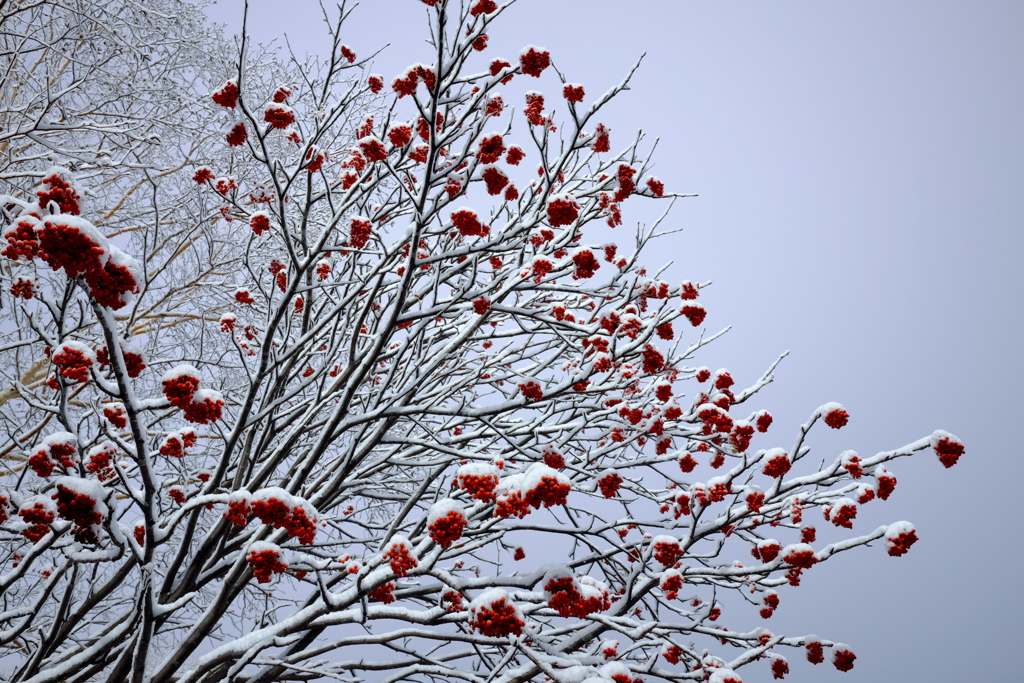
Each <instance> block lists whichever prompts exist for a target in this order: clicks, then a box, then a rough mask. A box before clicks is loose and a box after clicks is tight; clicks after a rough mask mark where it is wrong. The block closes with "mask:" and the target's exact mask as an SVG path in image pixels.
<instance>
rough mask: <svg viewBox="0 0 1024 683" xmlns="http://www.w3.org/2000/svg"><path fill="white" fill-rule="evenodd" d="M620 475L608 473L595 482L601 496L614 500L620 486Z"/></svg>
mask: <svg viewBox="0 0 1024 683" xmlns="http://www.w3.org/2000/svg"><path fill="white" fill-rule="evenodd" d="M622 481H623V480H622V475H620V474H619V473H618V472H609V473H608V474H606V475H604V476H603V477H601V478H600V479H598V480H597V486H598V488H600V489H601V495H602V496H604V497H605V498H614V497H615V496H616V495H618V493H619V487H620V486H622Z"/></svg>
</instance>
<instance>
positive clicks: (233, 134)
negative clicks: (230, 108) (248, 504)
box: [221, 123, 249, 194]
mask: <svg viewBox="0 0 1024 683" xmlns="http://www.w3.org/2000/svg"><path fill="white" fill-rule="evenodd" d="M224 139H225V140H226V141H227V143H228V146H229V147H241V146H242V145H244V144H245V141H246V140H248V139H249V131H248V130H246V128H245V124H244V123H236V124H235V125H234V126H232V127H231V130H229V131H228V133H227V135H225V136H224ZM221 194H224V193H221Z"/></svg>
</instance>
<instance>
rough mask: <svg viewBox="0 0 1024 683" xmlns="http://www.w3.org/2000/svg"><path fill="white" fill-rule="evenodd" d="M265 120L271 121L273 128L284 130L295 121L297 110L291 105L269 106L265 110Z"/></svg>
mask: <svg viewBox="0 0 1024 683" xmlns="http://www.w3.org/2000/svg"><path fill="white" fill-rule="evenodd" d="M263 120H264V121H266V122H267V123H269V124H270V127H271V128H276V129H278V130H284V129H285V128H287V127H288V126H290V125H292V124H293V123H295V112H294V111H293V110H292V108H291V107H282V106H276V107H268V108H267V110H266V111H265V112H263Z"/></svg>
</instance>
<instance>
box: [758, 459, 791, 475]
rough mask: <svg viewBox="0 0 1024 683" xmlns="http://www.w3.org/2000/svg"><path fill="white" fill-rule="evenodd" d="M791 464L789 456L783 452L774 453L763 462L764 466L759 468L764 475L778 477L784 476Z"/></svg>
mask: <svg viewBox="0 0 1024 683" xmlns="http://www.w3.org/2000/svg"><path fill="white" fill-rule="evenodd" d="M792 466H793V463H791V462H790V461H789V456H788V455H787V454H785V453H782V454H780V455H776V456H775V457H773V458H771V459H770V460H769V461H768V462H767V463H765V466H764V468H763V469H762V470H761V472H762V473H763V474H765V475H766V476H769V477H772V478H774V479H778V478H779V477H782V476H785V474H786V472H789V469H790V468H791V467H792Z"/></svg>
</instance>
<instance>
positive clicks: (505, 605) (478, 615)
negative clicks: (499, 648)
mask: <svg viewBox="0 0 1024 683" xmlns="http://www.w3.org/2000/svg"><path fill="white" fill-rule="evenodd" d="M469 625H470V626H471V627H472V628H473V630H474V631H476V632H477V633H480V634H481V635H484V636H488V637H491V638H504V637H506V636H509V635H516V636H521V635H522V634H523V628H524V627H525V626H526V623H525V622H524V621H523V620H522V619H520V618H519V615H518V614H517V613H516V608H515V606H513V605H511V604H509V602H508V600H506V599H505V598H504V597H502V598H500V599H498V600H494V601H493V602H491V603H490V605H489V606H479V607H475V608H473V610H472V617H471V618H470V622H469Z"/></svg>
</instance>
